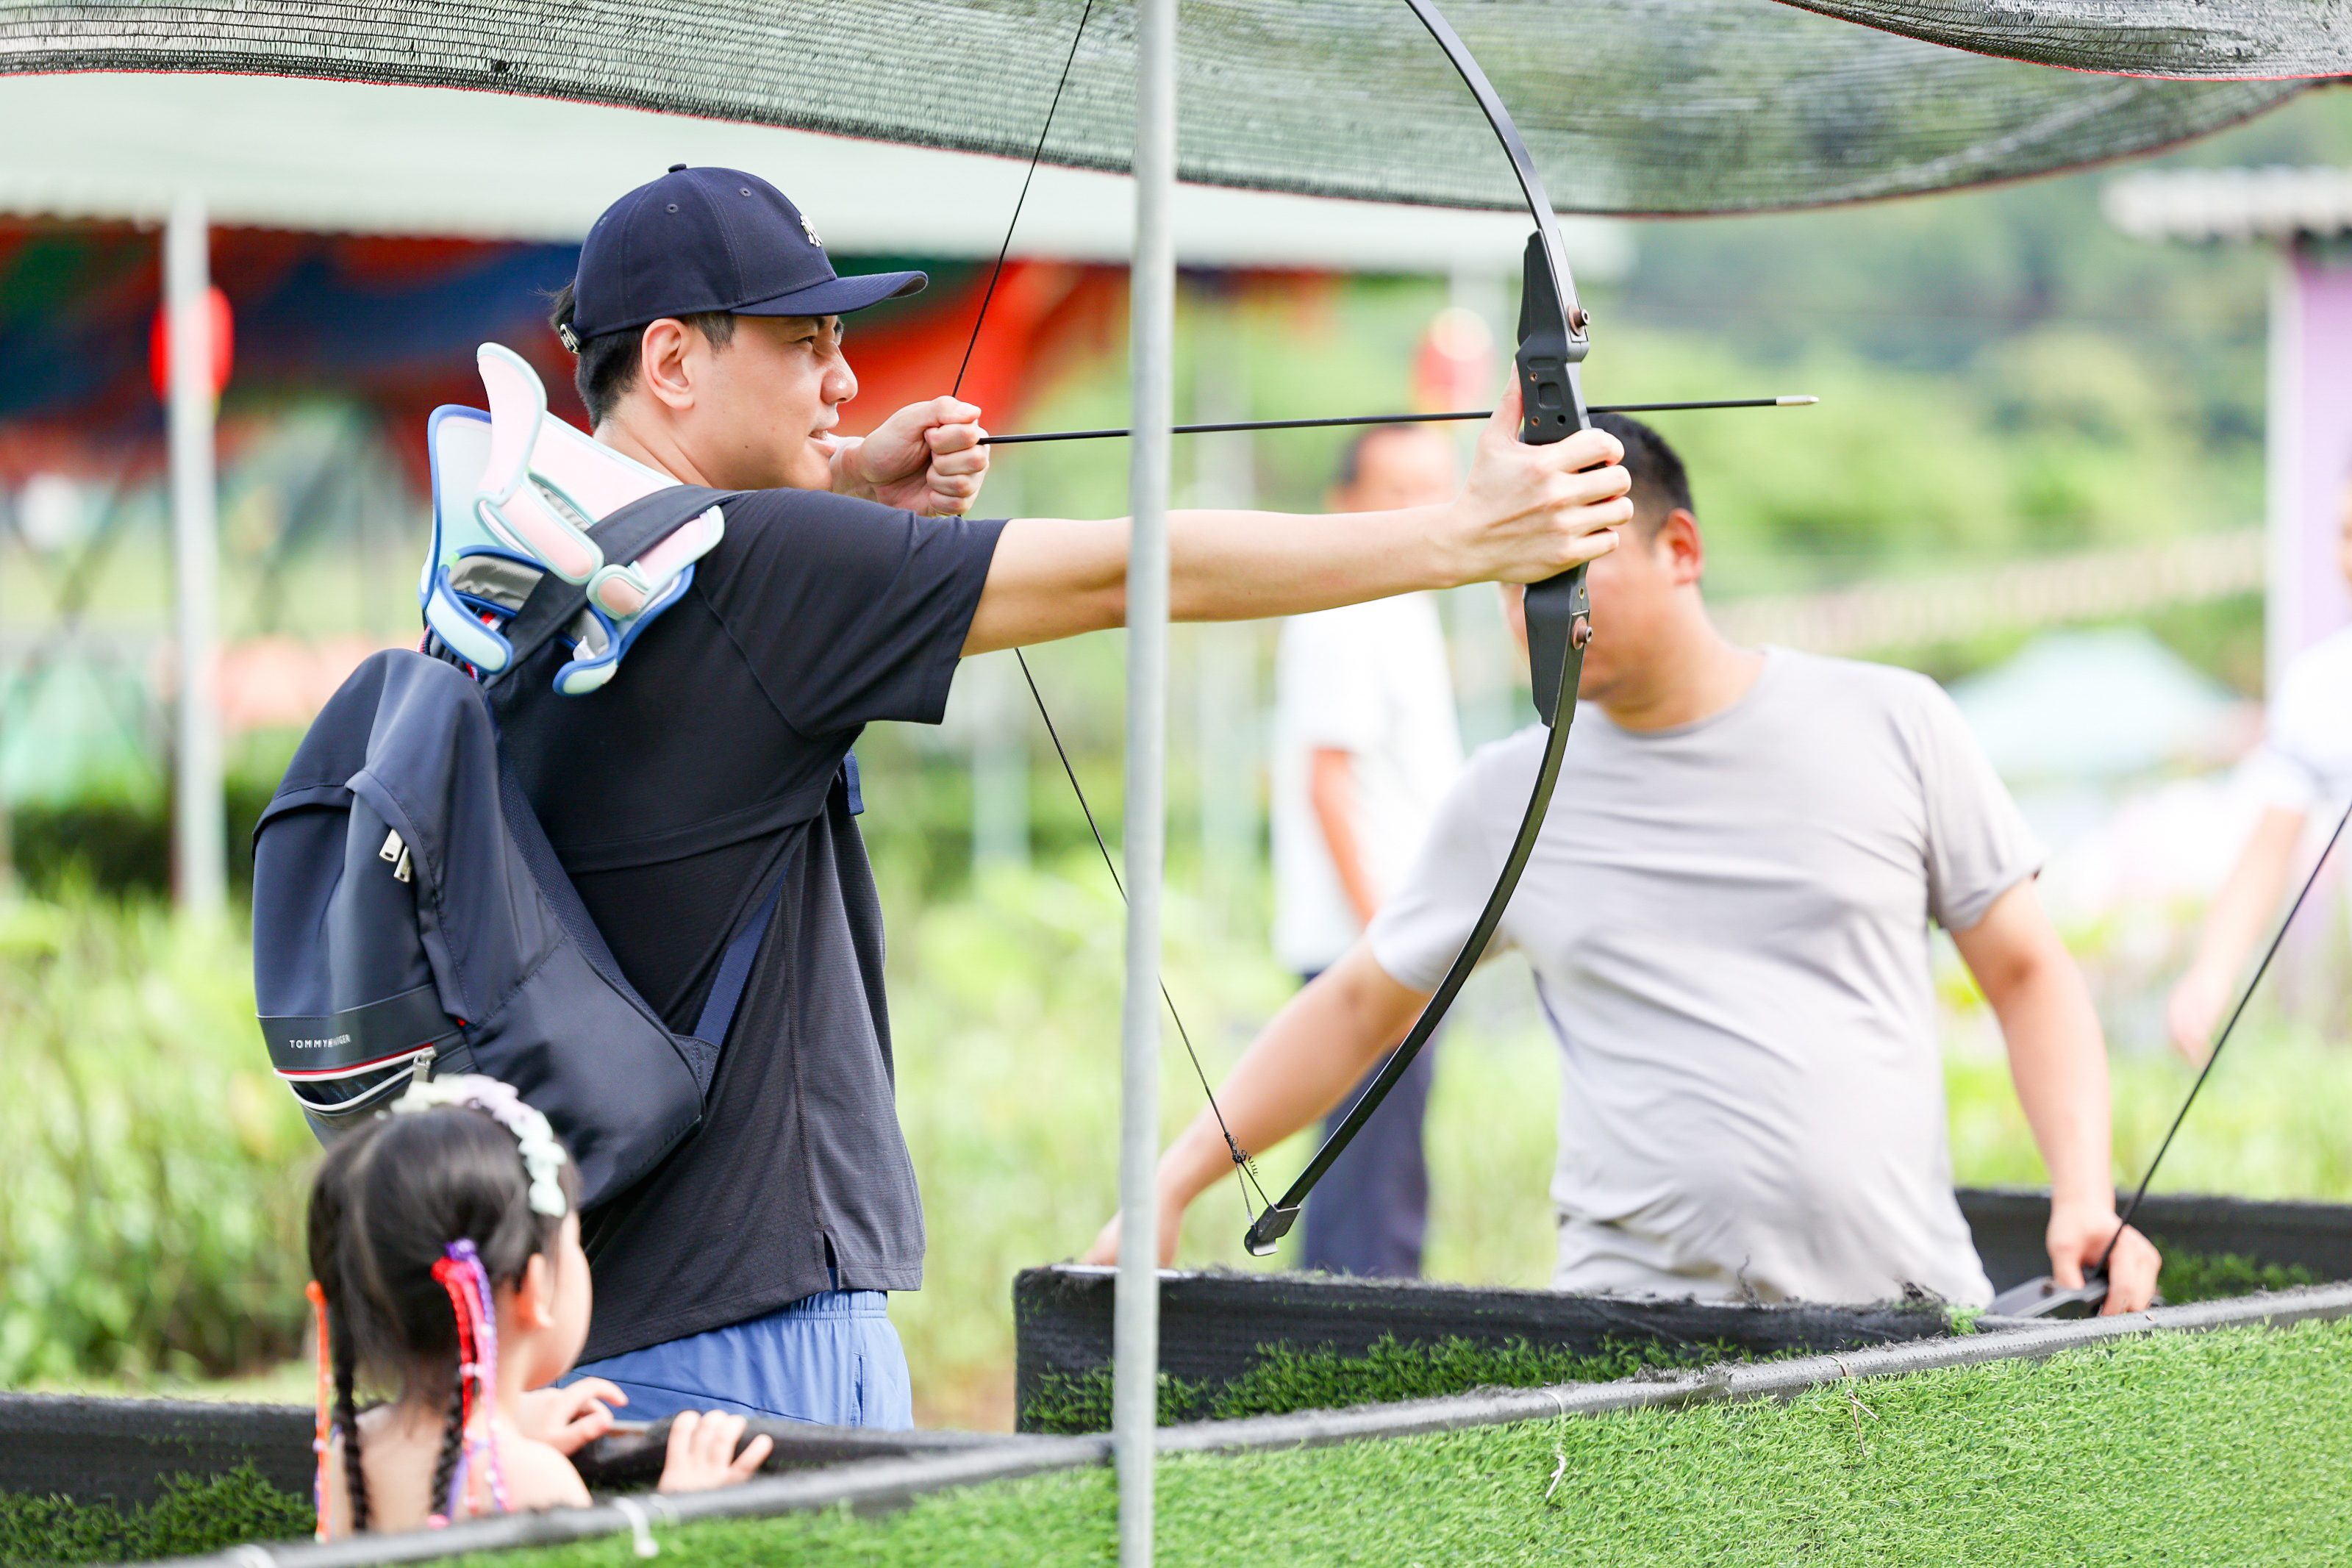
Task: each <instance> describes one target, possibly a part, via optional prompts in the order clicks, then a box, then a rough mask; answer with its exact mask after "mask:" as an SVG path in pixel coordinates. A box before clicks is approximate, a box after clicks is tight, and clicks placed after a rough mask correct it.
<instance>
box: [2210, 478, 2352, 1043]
mask: <svg viewBox="0 0 2352 1568" xmlns="http://www.w3.org/2000/svg"><path fill="white" fill-rule="evenodd" d="M2336 506H2337V510H2336V518H2337V528H2339V530H2340V532H2339V534H2338V536H2337V544H2336V569H2337V570H2339V571H2341V572H2343V574H2344V576H2345V579H2346V580H2347V582H2352V482H2347V484H2346V485H2345V486H2344V489H2343V491H2342V492H2341V495H2340V497H2339V499H2338V501H2337V503H2336ZM2246 778H2247V781H2248V782H2249V783H2250V784H2251V785H2252V788H2253V789H2254V791H2255V793H2256V797H2257V798H2258V799H2259V800H2261V801H2262V804H2263V813H2262V815H2261V816H2260V817H2259V818H2257V819H2256V820H2255V822H2254V831H2253V832H2252V835H2251V836H2250V837H2249V838H2248V839H2247V841H2246V847H2245V849H2244V850H2242V852H2240V853H2239V856H2238V862H2237V864H2236V865H2235V866H2234V867H2232V868H2231V872H2230V874H2229V876H2228V877H2226V878H2225V879H2223V881H2222V883H2221V889H2220V891H2218V892H2217V893H2215V894H2214V895H2213V905H2212V908H2211V909H2210V910H2209V911H2208V912H2207V914H2206V916H2205V931H2204V935H2203V936H2202V937H2201V938H2200V941H2199V942H2198V945H2197V956H2196V957H2195V959H2194V960H2192V961H2191V963H2190V965H2189V972H2188V973H2187V974H2185V975H2183V976H2182V977H2181V978H2180V982H2179V984H2178V985H2176V986H2174V987H2173V988H2172V996H2171V998H2170V999H2169V1002H2168V1006H2167V1008H2166V1009H2165V1022H2166V1024H2167V1025H2168V1029H2169V1032H2170V1033H2171V1035H2172V1043H2173V1045H2174V1046H2175V1048H2177V1049H2178V1050H2179V1051H2180V1053H2181V1054H2182V1055H2183V1056H2186V1057H2187V1058H2188V1059H2189V1061H2193V1062H2196V1063H2198V1064H2199V1065H2200V1066H2201V1065H2203V1063H2204V1061H2205V1058H2206V1055H2207V1053H2208V1052H2210V1051H2211V1050H2212V1049H2213V1031H2214V1030H2215V1029H2216V1028H2218V1027H2219V1026H2220V1024H2221V1015H2222V1013H2223V1011H2224V1010H2225V1009H2228V1007H2229V1006H2230V1004H2231V1001H2232V1000H2233V999H2234V998H2235V996H2236V991H2237V987H2238V985H2239V983H2240V980H2241V978H2242V975H2243V973H2244V970H2245V967H2246V960H2247V959H2248V958H2250V957H2252V956H2253V950H2254V944H2255V943H2256V942H2257V941H2259V940H2260V939H2261V938H2262V936H2263V934H2264V931H2265V928H2266V927H2267V926H2268V925H2269V923H2270V922H2271V921H2272V920H2273V919H2275V918H2276V917H2277V914H2278V907H2279V900H2280V899H2281V898H2282V897H2284V895H2285V893H2286V883H2287V874H2288V873H2289V872H2290V871H2291V870H2292V869H2293V867H2294V858H2295V850H2296V847H2297V846H2299V845H2300V844H2301V843H2302V842H2303V839H2304V833H2305V830H2306V829H2307V828H2308V827H2309V825H2310V822H2311V816H2312V813H2313V812H2314V811H2323V810H2335V811H2340V810H2343V809H2344V805H2345V802H2346V800H2347V799H2352V626H2347V627H2345V628H2343V629H2341V630H2340V631H2337V632H2334V633H2333V634H2331V635H2329V636H2327V637H2325V638H2322V639H2321V640H2320V641H2318V642H2317V643H2313V644H2312V645H2311V646H2310V647H2308V648H2305V650H2304V651H2303V652H2302V653H2297V654H2296V655H2295V656H2294V658H2293V659H2292V660H2290V661H2289V662H2288V664H2287V667H2286V672H2285V674H2284V675H2282V676H2281V677H2280V679H2279V689H2278V691H2277V692H2276V693H2275V694H2274V695H2273V697H2272V699H2271V711H2270V723H2269V726H2268V727H2267V730H2266V732H2265V733H2264V735H2263V743H2262V745H2261V746H2260V747H2258V748H2256V750H2255V752H2254V754H2253V756H2252V757H2250V758H2247V768H2246Z"/></svg>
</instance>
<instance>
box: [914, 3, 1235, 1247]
mask: <svg viewBox="0 0 2352 1568" xmlns="http://www.w3.org/2000/svg"><path fill="white" fill-rule="evenodd" d="M1094 8H1095V5H1094V0H1086V5H1085V7H1084V8H1083V9H1081V10H1080V11H1079V13H1078V25H1077V27H1076V30H1074V31H1073V32H1072V33H1071V34H1070V53H1069V57H1067V58H1066V59H1065V60H1064V61H1063V62H1062V77H1061V79H1060V80H1059V81H1057V82H1055V84H1054V98H1053V101H1052V102H1051V103H1049V104H1047V105H1046V107H1045V124H1044V125H1043V126H1041V127H1039V128H1038V131H1037V145H1036V147H1035V148H1034V149H1033V150H1032V151H1031V152H1030V154H1029V168H1028V172H1026V173H1024V174H1023V175H1022V177H1021V193H1020V195H1019V196H1017V197H1015V198H1014V200H1013V217H1012V220H1011V221H1010V222H1008V223H1007V224H1006V225H1004V243H1003V245H1000V246H997V247H996V265H995V266H994V267H992V268H991V269H990V271H989V274H988V287H987V288H986V289H985V290H983V291H982V294H981V297H980V313H979V314H978V315H977V316H975V317H973V318H972V323H971V340H969V341H967V342H966V343H965V344H964V346H963V362H962V363H961V365H958V366H957V367H956V379H955V385H954V386H953V387H952V388H951V389H950V391H949V393H948V395H949V396H950V397H954V396H957V395H958V394H960V393H961V392H962V391H963V378H964V373H965V372H966V371H969V370H971V355H972V350H974V349H977V348H978V347H979V346H980V329H981V328H982V325H983V324H985V323H986V322H987V320H988V307H989V303H990V301H992V300H993V299H994V298H996V283H997V279H999V278H1000V277H1003V275H1004V258H1005V257H1006V256H1009V255H1011V254H1012V250H1013V230H1015V229H1016V228H1018V227H1019V226H1020V225H1021V209H1022V207H1023V206H1024V204H1027V202H1028V200H1029V183H1030V182H1031V181H1033V180H1034V179H1035V178H1036V177H1037V163H1038V161H1039V160H1040V159H1042V158H1043V157H1044V156H1045V140H1046V138H1047V137H1049V136H1051V135H1052V134H1053V131H1054V114H1055V110H1059V109H1060V108H1061V107H1062V93H1063V91H1064V89H1066V88H1067V87H1068V86H1069V85H1070V70H1071V68H1072V67H1074V66H1076V64H1077V63H1078V44H1079V42H1080V41H1081V40H1082V39H1084V38H1085V37H1086V32H1087V18H1088V17H1090V16H1093V15H1094ZM1013 658H1014V660H1016V661H1017V662H1018V663H1019V664H1020V665H1021V678H1022V679H1023V680H1024V681H1025V682H1026V683H1028V686H1029V697H1030V700H1031V701H1033V702H1034V703H1035V704H1036V705H1037V716H1038V717H1039V718H1041V719H1043V720H1045V733H1046V735H1047V736H1049V737H1052V739H1053V742H1054V754H1055V756H1056V757H1059V758H1061V759H1062V776H1063V777H1064V778H1066V779H1068V780H1069V781H1070V792H1071V793H1072V794H1074V795H1076V797H1077V798H1078V810H1081V811H1083V812H1085V813H1086V819H1087V831H1089V832H1091V833H1092V834H1093V835H1094V840H1095V848H1096V849H1097V850H1099V851H1100V852H1102V862H1103V869H1104V870H1106V871H1108V872H1109V873H1110V884H1111V886H1113V887H1114V888H1117V889H1118V899H1119V902H1120V903H1121V904H1125V903H1126V902H1127V884H1126V883H1124V882H1122V881H1120V880H1119V874H1118V865H1117V864H1116V863H1115V862H1113V861H1112V859H1111V853H1110V844H1109V843H1108V841H1106V840H1105V839H1104V838H1103V831H1102V828H1101V826H1100V825H1099V824H1097V822H1096V821H1095V809H1094V806H1093V804H1092V803H1091V802H1090V801H1088V800H1087V791H1086V789H1085V787H1084V786H1083V785H1081V784H1080V783H1079V782H1078V772H1077V769H1076V768H1075V767H1073V766H1072V765H1071V763H1070V753H1069V750H1068V748H1066V747H1064V746H1063V744H1062V732H1061V731H1060V730H1059V729H1058V728H1056V727H1055V724H1054V716H1053V715H1052V714H1051V713H1050V712H1048V711H1047V710H1046V707H1045V693H1043V692H1041V691H1039V690H1038V689H1037V677H1036V675H1035V674H1033V673H1032V672H1031V670H1030V668H1029V660H1028V656H1027V655H1026V654H1024V653H1023V652H1022V651H1021V650H1020V649H1019V648H1017V647H1016V648H1014V649H1013ZM1160 1000H1161V1001H1162V1002H1165V1003H1166V1004H1167V1006H1168V1016H1169V1017H1170V1018H1171V1019H1174V1020H1175V1024H1176V1038H1177V1039H1179V1040H1182V1041H1183V1042H1184V1054H1185V1055H1186V1056H1187V1057H1190V1058H1191V1059H1192V1073H1193V1076H1195V1077H1197V1078H1198V1079H1200V1081H1201V1092H1202V1094H1204V1095H1206V1096H1207V1097H1208V1101H1209V1112H1210V1113H1211V1114H1212V1115H1213V1116H1215V1117H1216V1119H1217V1130H1218V1131H1219V1132H1220V1133H1223V1134H1224V1138H1225V1148H1226V1150H1227V1151H1228V1152H1229V1153H1230V1154H1231V1155H1233V1157H1234V1181H1235V1183H1236V1184H1237V1185H1238V1186H1240V1188H1241V1195H1242V1212H1243V1213H1244V1215H1247V1216H1248V1217H1249V1219H1250V1222H1251V1223H1252V1224H1255V1223H1256V1222H1257V1212H1256V1210H1255V1208H1253V1207H1251V1205H1250V1189H1251V1188H1253V1187H1255V1188H1256V1190H1257V1201H1258V1204H1259V1206H1261V1207H1263V1206H1264V1205H1265V1204H1266V1203H1267V1202H1268V1201H1269V1200H1268V1199H1267V1197H1266V1196H1265V1185H1264V1184H1263V1183H1261V1182H1260V1181H1259V1180H1258V1174H1257V1166H1256V1165H1255V1163H1254V1162H1253V1161H1252V1160H1251V1159H1250V1155H1249V1151H1248V1150H1247V1149H1244V1148H1243V1147H1242V1146H1241V1144H1240V1142H1239V1141H1238V1140H1236V1139H1235V1138H1234V1133H1233V1129H1232V1128H1231V1127H1228V1126H1226V1125H1225V1113H1224V1111H1223V1108H1221V1107H1220V1106H1219V1105H1218V1104H1217V1095H1216V1091H1215V1090H1213V1089H1212V1088H1211V1087H1210V1086H1209V1073H1208V1070H1207V1069H1206V1068H1204V1067H1202V1065H1201V1053H1200V1052H1199V1051H1195V1050H1194V1049H1193V1048H1192V1031H1191V1030H1188V1029H1186V1028H1185V1027H1184V1015H1183V1014H1182V1013H1181V1012H1178V1011H1177V1010H1176V998H1174V997H1172V996H1171V995H1170V994H1169V992H1168V980H1167V977H1165V976H1161V977H1160Z"/></svg>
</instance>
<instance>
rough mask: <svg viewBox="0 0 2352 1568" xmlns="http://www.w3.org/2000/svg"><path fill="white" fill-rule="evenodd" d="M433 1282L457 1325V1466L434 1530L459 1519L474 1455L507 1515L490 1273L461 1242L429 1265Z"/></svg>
mask: <svg viewBox="0 0 2352 1568" xmlns="http://www.w3.org/2000/svg"><path fill="white" fill-rule="evenodd" d="M433 1277H434V1279H436V1280H437V1281H440V1283H441V1288H442V1289H443V1290H445V1291H447V1292H448V1293H449V1305H450V1308H451V1310H452V1311H453V1312H455V1313H456V1315H457V1396H456V1397H455V1398H454V1399H452V1400H451V1402H450V1406H451V1407H450V1412H449V1418H450V1419H451V1421H453V1422H454V1423H456V1428H455V1430H454V1432H453V1433H452V1434H451V1439H452V1440H453V1442H454V1445H455V1447H456V1449H457V1464H456V1466H455V1473H453V1474H452V1475H451V1476H450V1477H449V1480H448V1491H447V1494H446V1496H445V1497H443V1498H442V1499H441V1500H440V1501H441V1510H440V1511H439V1512H437V1513H436V1514H434V1515H433V1517H432V1519H431V1521H430V1522H431V1523H432V1524H433V1526H434V1527H435V1528H436V1529H438V1528H440V1527H441V1526H443V1525H445V1524H447V1523H448V1522H449V1521H451V1520H454V1519H457V1518H460V1517H462V1514H463V1511H464V1505H465V1500H466V1496H467V1483H468V1482H469V1481H470V1480H471V1479H473V1477H474V1476H475V1475H476V1473H477V1471H476V1466H475V1461H476V1458H477V1456H479V1458H480V1460H481V1465H480V1472H479V1473H482V1474H485V1475H487V1476H488V1478H489V1483H490V1499H491V1500H492V1502H494V1503H495V1504H496V1505H497V1507H498V1510H499V1512H500V1513H504V1512H506V1511H507V1482H506V1473H505V1471H504V1470H503V1469H501V1468H500V1466H499V1437H498V1426H497V1422H498V1399H499V1394H498V1390H499V1324H498V1303H497V1300H496V1298H495V1297H494V1296H493V1295H492V1294H491V1291H490V1275H489V1270H487V1269H485V1268H483V1267H482V1260H481V1258H480V1256H479V1255H478V1253H477V1252H476V1251H475V1249H474V1244H473V1242H471V1241H469V1240H467V1239H464V1238H462V1237H461V1238H459V1239H457V1240H455V1241H452V1242H451V1243H449V1245H448V1248H447V1249H446V1254H445V1255H444V1256H443V1257H442V1258H441V1259H439V1260H437V1261H436V1262H435V1263H434V1265H433ZM477 1427H479V1431H480V1435H479V1436H477V1435H476V1428H477Z"/></svg>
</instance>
